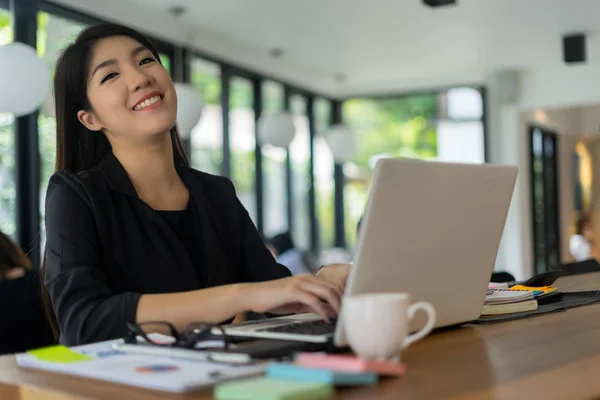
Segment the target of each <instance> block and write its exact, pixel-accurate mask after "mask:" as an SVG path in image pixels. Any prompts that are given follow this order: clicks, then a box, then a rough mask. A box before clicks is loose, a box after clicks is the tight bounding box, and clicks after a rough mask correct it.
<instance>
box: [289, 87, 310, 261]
mask: <svg viewBox="0 0 600 400" xmlns="http://www.w3.org/2000/svg"><path fill="white" fill-rule="evenodd" d="M290 111H291V112H292V114H293V115H294V125H295V126H296V135H295V136H294V140H293V141H292V143H291V144H290V157H291V161H292V185H293V186H292V193H293V197H294V199H293V203H292V204H293V218H294V219H293V224H292V237H293V240H294V244H295V245H296V247H298V248H300V249H303V250H308V249H310V214H309V210H308V195H309V187H310V181H309V176H310V175H309V174H310V169H309V160H310V148H309V146H310V143H309V141H310V132H309V126H308V115H307V114H306V98H305V97H303V96H300V95H292V96H291V97H290Z"/></svg>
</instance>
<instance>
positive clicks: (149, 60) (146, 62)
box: [140, 57, 154, 65]
mask: <svg viewBox="0 0 600 400" xmlns="http://www.w3.org/2000/svg"><path fill="white" fill-rule="evenodd" d="M151 62H154V58H151V57H146V58H144V59H143V60H142V61H140V65H144V64H148V63H151Z"/></svg>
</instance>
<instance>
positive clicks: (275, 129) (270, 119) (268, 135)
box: [258, 111, 296, 149]
mask: <svg viewBox="0 0 600 400" xmlns="http://www.w3.org/2000/svg"><path fill="white" fill-rule="evenodd" d="M295 135H296V126H295V125H294V119H293V118H292V114H291V113H289V112H287V111H284V112H280V113H277V114H263V115H261V117H260V119H259V121H258V140H259V142H260V143H261V144H269V145H271V146H275V147H281V148H284V149H287V148H288V146H289V145H290V143H292V140H294V136H295Z"/></svg>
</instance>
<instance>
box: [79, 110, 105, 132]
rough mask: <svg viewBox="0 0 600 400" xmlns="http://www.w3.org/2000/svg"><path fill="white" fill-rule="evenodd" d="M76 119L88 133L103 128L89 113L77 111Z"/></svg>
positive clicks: (92, 114)
mask: <svg viewBox="0 0 600 400" xmlns="http://www.w3.org/2000/svg"><path fill="white" fill-rule="evenodd" d="M77 119H78V120H79V122H81V123H82V124H83V126H85V127H86V128H88V129H89V130H90V131H101V130H102V129H103V128H104V126H103V125H102V124H101V123H100V121H98V118H96V116H95V115H94V113H92V112H91V111H85V110H79V111H78V112H77Z"/></svg>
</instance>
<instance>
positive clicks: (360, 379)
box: [267, 363, 379, 386]
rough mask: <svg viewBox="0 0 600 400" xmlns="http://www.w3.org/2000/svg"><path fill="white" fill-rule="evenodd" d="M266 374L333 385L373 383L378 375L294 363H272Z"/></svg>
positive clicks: (276, 377) (279, 377) (273, 376)
mask: <svg viewBox="0 0 600 400" xmlns="http://www.w3.org/2000/svg"><path fill="white" fill-rule="evenodd" d="M267 376H268V377H270V378H275V379H289V380H298V381H306V382H315V383H327V384H330V385H335V386H359V385H373V384H375V383H377V380H378V379H379V376H378V375H377V373H375V372H341V371H334V370H331V369H325V368H309V367H303V366H300V365H295V364H284V363H273V364H270V365H269V367H268V368H267Z"/></svg>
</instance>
